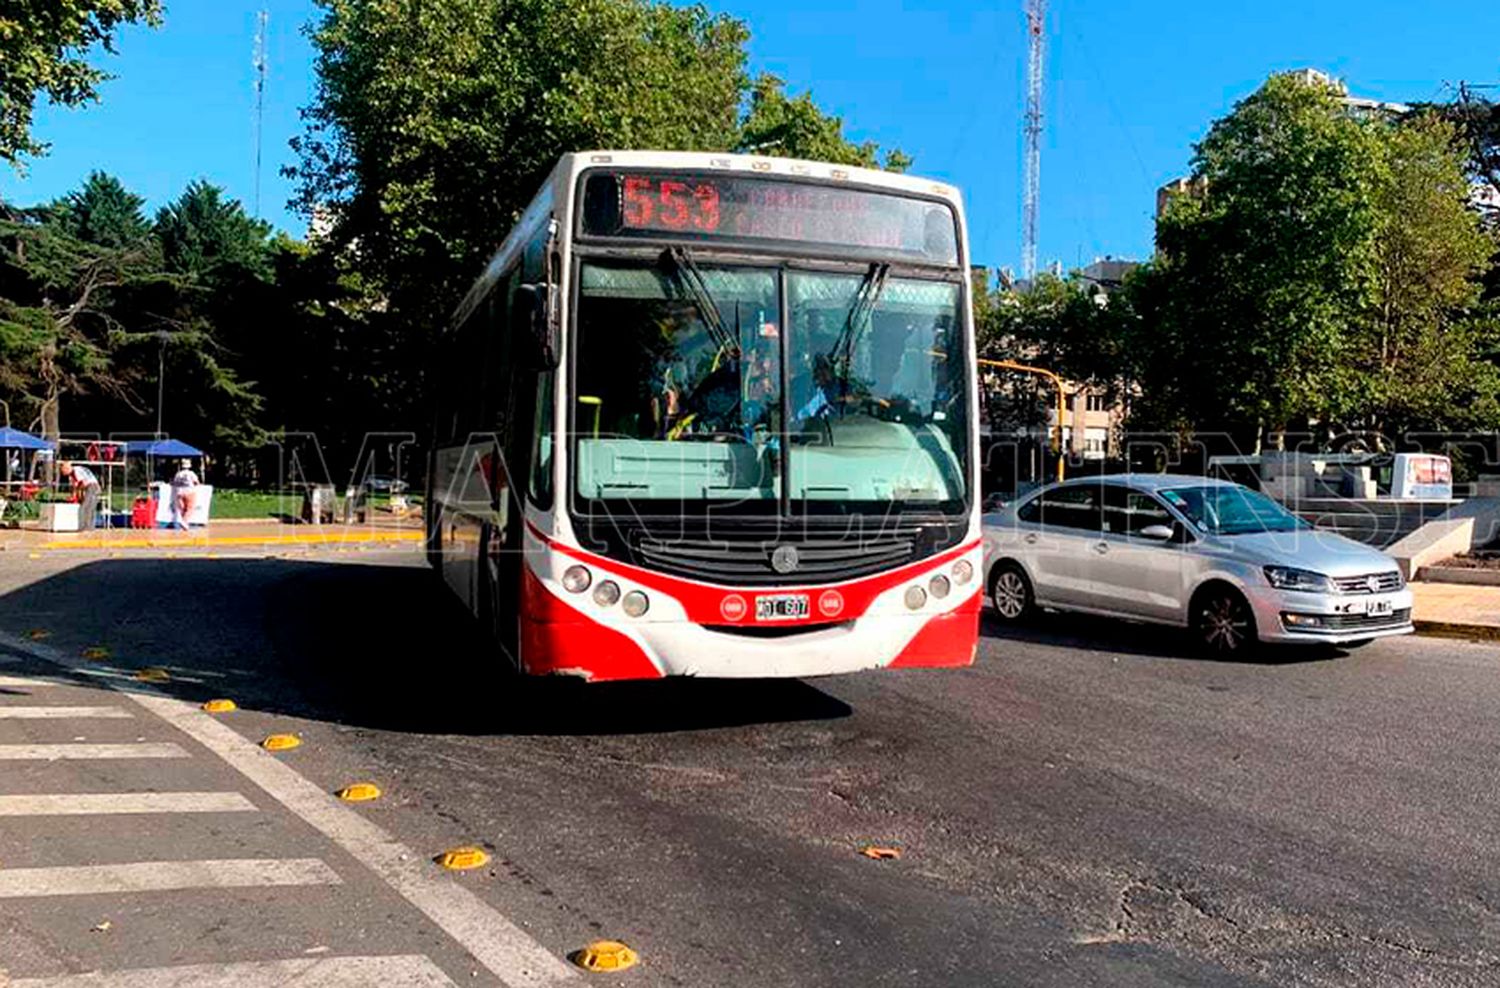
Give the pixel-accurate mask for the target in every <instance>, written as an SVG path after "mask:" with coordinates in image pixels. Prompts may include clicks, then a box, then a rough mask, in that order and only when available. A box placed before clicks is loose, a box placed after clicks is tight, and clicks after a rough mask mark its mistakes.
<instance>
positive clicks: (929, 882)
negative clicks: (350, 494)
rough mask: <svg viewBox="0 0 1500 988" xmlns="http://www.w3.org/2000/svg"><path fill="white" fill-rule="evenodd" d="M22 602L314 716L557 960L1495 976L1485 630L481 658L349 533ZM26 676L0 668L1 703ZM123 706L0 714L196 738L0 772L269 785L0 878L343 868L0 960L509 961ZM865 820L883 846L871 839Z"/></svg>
mask: <svg viewBox="0 0 1500 988" xmlns="http://www.w3.org/2000/svg"><path fill="white" fill-rule="evenodd" d="M318 558H322V559H325V560H333V559H335V558H336V559H337V560H338V561H337V562H332V561H318ZM31 628H45V629H47V630H48V631H50V632H51V636H50V637H49V638H48V639H47V640H46V642H45V647H46V648H47V649H50V650H52V653H51V654H54V655H70V656H76V655H78V654H79V653H80V652H81V650H82V649H84V648H85V647H88V646H95V645H102V646H105V647H107V648H109V650H110V653H111V654H110V656H109V658H107V659H106V660H104V661H102V662H99V663H93V664H91V666H90V667H91V668H93V669H94V670H95V671H96V672H109V671H117V672H119V673H120V674H121V675H120V677H114V678H111V677H94V678H95V679H99V678H103V679H106V680H108V681H109V682H111V683H114V684H116V686H117V687H118V688H120V689H124V690H127V691H128V690H134V689H139V687H137V686H136V685H135V684H134V683H133V681H132V680H130V679H129V678H128V676H129V673H130V672H131V671H132V670H134V669H138V668H141V667H145V666H166V667H168V668H169V669H171V670H172V673H173V676H174V681H173V682H172V683H169V684H167V685H165V686H163V687H160V689H161V690H162V691H165V692H166V693H168V694H175V695H178V696H181V697H183V698H185V699H189V700H192V701H194V702H197V701H200V700H202V699H204V698H206V697H208V696H210V695H227V696H231V697H233V698H235V699H236V700H237V701H238V702H239V704H240V706H241V707H242V709H241V710H240V711H239V712H238V713H235V714H231V715H228V716H226V717H223V718H221V719H219V720H218V721H217V723H222V724H224V725H227V726H228V727H230V728H232V730H233V731H234V732H235V733H236V734H238V735H239V736H240V737H242V738H243V739H246V740H247V741H254V740H259V739H260V738H261V737H262V736H264V735H265V734H267V733H270V732H272V731H293V732H297V733H300V734H301V735H302V737H303V739H304V744H303V746H302V747H301V748H299V749H297V750H295V751H292V752H288V753H286V754H284V755H280V756H277V758H278V760H279V761H280V762H281V763H282V764H284V765H286V766H289V767H290V768H292V769H294V770H295V772H296V773H297V775H299V776H300V777H301V778H303V779H306V780H309V781H310V782H311V783H313V784H315V785H316V786H317V787H318V788H319V789H321V790H324V791H331V790H333V789H336V788H338V787H339V786H341V785H344V784H346V783H348V782H351V781H357V780H363V779H368V780H370V781H375V782H377V783H378V784H379V785H381V787H382V788H383V789H384V790H385V794H384V796H383V797H382V799H381V800H379V801H377V802H375V803H371V804H363V805H361V806H359V807H358V808H356V809H354V810H353V811H352V812H357V813H359V814H361V815H362V816H364V817H365V818H367V819H369V820H371V821H373V822H375V823H377V824H378V825H379V826H380V827H383V828H385V830H386V831H388V832H389V833H390V834H392V835H394V837H395V838H396V839H397V840H399V841H400V842H401V843H402V844H403V845H404V846H405V847H407V848H410V849H412V851H413V855H414V861H415V862H416V863H414V864H413V865H412V867H426V868H429V869H430V870H432V871H433V872H434V875H433V877H434V878H435V879H437V880H439V881H442V882H447V881H449V880H450V879H449V878H448V877H447V876H445V875H442V874H441V873H440V872H437V871H436V869H435V868H434V867H432V866H429V865H427V864H426V863H425V858H426V856H427V855H429V854H435V853H437V852H438V851H441V850H443V849H444V848H447V847H451V846H454V845H456V844H461V843H478V844H481V845H483V846H486V847H488V848H489V849H491V851H492V853H493V856H494V857H493V862H492V864H491V865H490V867H488V868H486V869H483V870H481V871H477V872H470V873H465V874H463V875H460V876H457V877H455V878H453V879H451V880H452V881H455V882H458V883H460V884H462V885H463V886H464V887H465V888H467V889H468V890H470V891H472V892H473V893H475V896H476V897H477V900H478V901H480V902H482V903H483V904H484V905H485V906H487V907H489V908H490V909H492V910H493V911H494V912H495V913H497V914H498V915H501V916H504V917H508V918H509V920H510V921H511V922H513V923H514V924H516V927H517V928H518V929H519V930H521V931H523V932H524V935H525V936H527V937H529V938H531V939H532V940H534V941H535V942H537V943H539V944H540V945H541V946H542V947H543V948H545V949H546V951H547V952H549V953H551V954H552V955H554V956H556V957H562V956H564V955H565V954H567V953H568V952H569V951H571V950H573V949H575V948H577V947H579V946H581V945H582V944H584V943H586V942H587V941H589V940H592V939H595V938H597V937H600V936H610V937H618V938H620V939H623V940H625V941H627V942H628V943H630V944H631V945H632V946H633V947H635V948H636V949H637V950H639V952H640V954H641V957H642V963H641V965H640V966H639V967H637V968H635V969H633V970H630V971H628V972H624V973H620V974H617V975H611V976H607V977H606V976H600V975H590V976H586V977H588V979H589V980H594V981H599V982H600V983H605V984H622V985H630V986H636V985H640V986H647V985H685V986H692V988H698V986H705V988H706V986H720V985H729V984H734V985H750V986H781V985H787V986H792V985H795V986H824V985H848V986H877V985H891V986H903V988H909V986H950V985H953V986H969V985H973V986H981V985H1058V986H1080V985H1101V986H1126V985H1288V984H1307V985H1372V986H1373V985H1381V986H1388V985H1490V984H1497V983H1500V841H1497V837H1500V812H1497V810H1500V799H1497V783H1500V771H1497V767H1496V766H1497V765H1500V722H1497V717H1496V711H1497V709H1500V648H1495V647H1493V646H1487V645H1477V644H1468V643H1460V642H1453V641H1446V640H1439V639H1400V640H1394V641H1385V642H1379V643H1376V644H1373V645H1371V646H1369V647H1368V648H1365V649H1362V650H1359V651H1357V652H1353V653H1349V654H1343V653H1337V652H1328V653H1318V654H1308V653H1303V652H1286V653H1274V654H1272V655H1269V656H1267V657H1265V658H1264V659H1263V660H1261V661H1258V662H1254V663H1243V664H1241V663H1221V662H1208V661H1202V660H1199V659H1196V658H1192V657H1190V656H1189V654H1188V652H1187V650H1186V648H1185V647H1184V645H1183V643H1181V642H1180V641H1178V640H1177V639H1176V638H1175V637H1174V636H1172V635H1170V634H1167V633H1161V632H1156V631H1151V630H1147V629H1139V628H1132V627H1128V626H1124V625H1119V624H1113V623H1106V622H1093V621H1081V620H1078V619H1074V618H1069V619H1060V618H1053V619H1050V620H1047V621H1044V622H1043V623H1041V624H1040V625H1038V626H1036V627H1035V628H1033V629H1031V630H1030V631H1028V632H1026V633H1025V634H1023V635H1019V636H1017V635H1014V634H1007V633H1003V632H1001V631H1000V629H998V628H996V627H993V626H989V625H987V626H986V628H985V638H984V641H983V643H982V646H981V650H980V657H979V661H978V663H977V665H976V666H975V667H974V668H972V669H968V670H960V671H942V672H931V671H927V672H923V671H912V672H899V673H871V674H865V675H857V676H851V677H843V678H834V679H826V680H815V681H770V682H745V683H737V682H691V681H683V682H671V683H665V684H643V685H629V684H627V685H622V686H609V687H586V686H582V685H581V684H577V683H573V682H541V683H523V684H517V683H515V682H513V681H507V680H505V679H504V678H501V677H498V676H495V675H493V674H491V673H489V672H487V671H486V669H485V661H484V654H485V653H484V646H483V644H482V643H481V642H478V641H476V640H475V638H474V636H473V634H472V632H471V630H470V629H469V626H468V624H467V622H466V620H465V616H464V615H463V614H462V613H461V612H456V611H455V608H454V607H453V606H452V605H451V604H450V603H449V601H448V600H447V598H446V597H445V596H444V594H443V593H442V592H440V590H439V589H438V588H437V587H435V586H434V584H433V583H432V582H431V579H430V576H429V574H428V573H427V572H426V571H425V570H424V569H423V568H421V567H420V565H419V564H415V563H414V562H413V561H412V560H411V559H410V557H409V556H398V555H386V556H375V555H373V554H371V555H356V554H350V555H347V556H346V555H340V556H337V557H335V556H331V555H330V556H325V557H308V558H307V559H296V560H293V559H206V558H195V559H191V558H182V559H174V560H148V559H95V560H85V559H83V558H81V557H78V556H76V555H74V554H57V555H52V556H47V557H44V558H43V559H40V560H21V559H19V558H17V557H15V556H12V557H10V558H5V559H3V560H0V632H4V633H9V634H10V635H11V636H19V635H21V634H23V633H24V632H25V631H27V630H28V629H31ZM38 647H41V646H38ZM34 651H35V649H28V647H27V646H25V645H23V644H16V643H14V641H13V643H12V645H9V646H5V647H4V648H0V660H3V659H6V658H9V659H10V660H11V661H10V663H9V664H0V675H4V674H10V675H12V676H13V677H15V676H22V677H24V676H32V675H44V674H46V672H47V669H48V668H49V667H47V666H46V665H45V664H43V663H39V662H37V661H36V660H35V658H34V657H33V655H32V654H31V653H32V652H34ZM121 677H123V678H121ZM194 679H196V680H200V681H199V682H192V681H191V680H194ZM48 689H49V690H51V691H52V692H51V693H48V694H47V697H48V699H47V702H50V703H55V704H71V705H75V706H76V705H87V704H90V703H93V704H100V703H115V702H116V701H114V700H110V699H109V697H110V696H111V695H112V694H110V693H108V692H106V691H104V690H102V689H100V688H99V686H98V685H89V684H88V683H87V682H84V684H83V685H75V684H72V683H71V681H59V682H55V683H53V684H52V685H50V686H49V687H48ZM42 695H43V693H42V692H37V691H32V690H30V689H28V688H25V687H24V686H21V687H16V686H12V687H9V688H0V708H3V707H4V706H5V705H7V704H11V705H29V704H32V703H40V702H42V701H41V699H39V697H41V696H42ZM101 697H102V698H103V699H101ZM122 702H124V703H126V704H129V703H131V702H132V701H130V700H129V698H128V697H127V698H125V699H124V700H123V701H122ZM131 709H132V710H133V711H134V714H135V716H134V719H132V720H130V721H95V722H91V723H89V724H87V725H84V726H81V725H80V724H77V723H73V722H56V723H54V722H52V721H42V720H19V721H17V720H6V719H3V718H0V745H5V744H11V745H15V744H20V743H23V742H24V743H58V742H69V741H76V740H78V739H79V738H85V739H87V740H88V741H104V742H142V741H144V742H156V743H162V742H165V743H178V744H180V745H181V746H182V748H183V749H184V751H185V753H186V754H187V755H189V756H191V757H186V758H181V759H172V760H162V761H157V762H151V763H142V762H129V761H112V762H88V761H79V762H76V763H65V762H3V761H0V797H3V796H7V795H27V794H33V795H34V794H38V793H57V792H69V793H76V792H103V791H110V792H114V791H130V792H139V791H145V790H162V791H224V792H236V793H239V794H241V796H242V797H243V798H244V800H245V801H247V802H248V803H250V804H252V806H253V809H254V811H255V812H254V813H249V812H242V813H227V812H225V813H204V814H174V815H167V816H129V815H126V816H114V817H108V818H103V817H90V816H73V817H30V816H17V817H13V818H0V892H3V889H4V884H3V882H4V875H5V872H6V870H7V869H14V868H28V867H43V866H48V865H57V864H60V863H70V864H76V863H92V862H96V861H103V862H106V863H110V862H128V861H138V860H146V859H152V860H157V859H162V858H171V859H173V860H200V859H208V858H216V859H217V858H253V859H261V858H269V857H275V858H278V859H294V860H296V861H301V862H306V861H319V862H323V863H325V864H326V866H327V868H328V869H329V870H331V871H332V872H333V873H335V874H336V875H337V876H338V879H339V880H338V882H337V883H336V884H335V883H331V882H321V883H320V882H317V881H313V880H312V879H308V880H307V881H306V882H305V883H304V884H302V885H293V886H287V887H255V888H242V889H234V890H225V889H219V888H207V889H205V888H201V887H195V888H192V889H187V890H184V891H179V892H149V893H148V892H132V893H126V894H118V895H106V894H85V895H78V896H71V897H70V896H62V897H45V898H28V897H26V896H24V895H22V896H11V897H8V898H7V897H3V895H0V967H5V966H7V965H8V966H9V968H10V973H11V976H12V977H13V978H17V979H24V978H37V977H42V976H56V975H61V974H65V973H69V972H79V971H88V970H93V969H105V970H112V969H124V968H132V969H134V968H147V969H149V968H153V967H157V966H168V965H182V964H189V963H227V962H238V961H245V962H251V961H266V960H271V959H275V958H283V957H287V956H293V957H318V956H325V955H330V956H341V955H355V954H358V955H360V956H370V955H382V954H400V955H402V956H420V957H423V958H426V959H428V960H430V962H431V963H432V964H433V965H435V967H436V968H437V969H440V970H441V972H443V973H444V974H446V976H447V978H448V979H450V980H451V982H452V983H457V984H476V985H480V984H496V983H500V982H499V981H497V980H495V979H494V978H493V977H492V976H491V975H490V973H489V971H488V970H486V969H485V968H484V966H483V965H482V964H479V963H477V962H476V961H475V960H474V959H473V957H471V956H470V954H469V952H468V951H469V950H470V949H471V947H470V945H468V944H466V943H463V942H460V941H456V940H455V939H454V938H453V937H452V936H451V935H449V933H447V932H445V931H444V930H443V929H440V928H439V927H438V926H437V925H434V924H433V923H432V922H431V921H430V920H429V919H427V918H425V917H424V916H423V915H421V914H420V913H419V912H418V911H416V910H415V909H413V908H412V906H411V903H410V901H409V900H405V899H403V898H402V897H401V896H400V895H398V894H396V892H395V891H393V888H392V886H391V884H390V883H389V882H383V881H382V880H380V879H379V878H378V877H377V876H375V875H373V874H371V873H369V872H368V871H367V870H366V869H364V868H362V867H361V863H360V861H358V860H356V859H355V858H354V857H350V856H349V855H348V854H345V853H344V851H343V850H341V849H340V847H338V846H329V845H330V842H329V841H328V840H327V839H326V835H325V834H322V833H319V832H318V831H317V830H316V829H315V828H313V827H309V826H308V825H307V823H306V821H304V820H302V819H299V818H298V817H297V816H296V814H294V813H291V812H287V811H286V807H285V806H283V805H280V804H278V803H277V801H276V800H274V799H268V798H267V795H266V792H265V791H262V790H260V789H257V788H256V787H255V786H254V785H251V784H249V783H248V782H246V781H245V780H244V779H243V778H240V777H238V776H237V775H236V773H235V772H233V771H231V770H230V769H229V768H228V767H227V766H225V765H224V764H222V763H221V762H220V761H218V760H216V759H215V758H214V757H213V753H212V752H208V751H205V750H203V749H202V748H201V747H200V746H198V745H196V743H195V742H194V741H193V739H191V738H184V737H182V736H180V732H178V731H177V730H176V729H174V728H173V727H171V726H170V725H168V724H166V723H165V722H161V723H158V721H157V719H156V718H155V716H154V715H153V714H152V713H151V711H150V710H149V709H142V710H135V708H131ZM224 798H228V797H224ZM870 844H875V845H881V846H891V847H896V848H899V849H900V850H901V852H902V856H901V857H900V858H899V859H897V860H884V861H877V860H870V859H868V858H865V857H863V856H861V855H859V854H858V853H857V852H858V849H859V848H861V847H863V846H865V845H870ZM308 867H311V866H308ZM319 874H323V873H322V872H318V871H317V870H316V869H314V870H313V878H316V877H317V875H319ZM105 919H109V925H108V927H107V929H105V930H97V929H95V927H97V926H98V925H99V924H100V923H101V922H102V921H104V920H105ZM105 983H108V982H105ZM268 983H270V982H268ZM298 983H299V984H301V982H298ZM340 983H345V982H340ZM347 983H357V981H349V982H347ZM388 983H394V982H388ZM402 983H411V984H419V983H420V984H428V983H438V982H427V981H418V980H412V981H409V982H402Z"/></svg>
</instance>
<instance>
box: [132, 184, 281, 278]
mask: <svg viewBox="0 0 1500 988" xmlns="http://www.w3.org/2000/svg"><path fill="white" fill-rule="evenodd" d="M156 237H157V240H158V241H160V243H161V251H162V260H163V261H164V262H165V264H166V267H167V270H168V271H171V272H173V273H176V274H185V275H192V276H195V277H198V278H210V279H211V278H213V277H215V276H217V275H222V274H225V273H226V272H235V271H243V272H248V273H250V274H252V275H255V276H257V277H265V276H268V275H269V274H270V273H271V246H270V237H271V224H269V223H265V222H262V221H261V220H257V219H254V218H252V217H251V216H250V215H249V214H248V213H246V212H245V208H244V206H242V205H241V204H240V202H239V200H238V199H229V198H226V197H225V195H224V190H223V189H221V188H220V187H218V186H217V185H213V184H211V183H210V182H208V181H206V180H203V179H199V180H198V181H195V182H193V183H191V184H189V185H188V187H187V189H186V190H184V191H183V193H182V195H180V196H178V197H177V198H176V199H174V200H173V201H172V202H170V203H168V204H167V205H166V206H163V207H162V208H161V209H160V210H158V211H157V214H156Z"/></svg>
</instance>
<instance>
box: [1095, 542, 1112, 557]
mask: <svg viewBox="0 0 1500 988" xmlns="http://www.w3.org/2000/svg"><path fill="white" fill-rule="evenodd" d="M1094 551H1095V552H1097V553H1099V555H1101V556H1102V555H1104V554H1105V553H1107V552H1109V543H1108V542H1095V543H1094Z"/></svg>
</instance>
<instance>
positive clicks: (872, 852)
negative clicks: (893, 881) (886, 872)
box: [859, 844, 901, 861]
mask: <svg viewBox="0 0 1500 988" xmlns="http://www.w3.org/2000/svg"><path fill="white" fill-rule="evenodd" d="M859 853H860V854H863V855H864V856H865V857H867V858H873V859H875V860H876V861H894V860H896V859H897V858H899V857H901V848H899V847H878V846H876V845H874V844H870V845H869V846H867V847H862V848H860V849H859Z"/></svg>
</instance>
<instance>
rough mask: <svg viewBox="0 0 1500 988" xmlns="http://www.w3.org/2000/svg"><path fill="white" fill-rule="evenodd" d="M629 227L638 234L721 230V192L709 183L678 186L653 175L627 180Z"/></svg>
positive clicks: (678, 184)
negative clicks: (639, 232)
mask: <svg viewBox="0 0 1500 988" xmlns="http://www.w3.org/2000/svg"><path fill="white" fill-rule="evenodd" d="M624 199H625V208H624V210H623V215H622V217H621V218H622V219H623V220H624V221H625V225H626V226H630V227H635V228H636V229H638V230H653V229H658V230H660V229H665V230H690V229H691V230H702V231H703V232H704V233H713V232H714V231H715V230H717V229H718V228H719V190H718V189H717V188H715V187H714V186H713V185H712V184H711V183H709V182H679V181H677V180H676V179H671V178H663V179H656V178H653V177H652V176H650V175H626V176H625V177H624Z"/></svg>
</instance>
